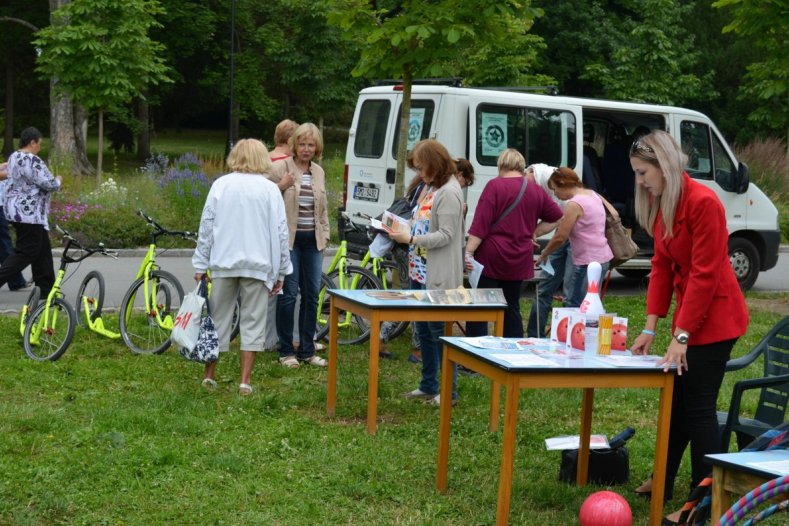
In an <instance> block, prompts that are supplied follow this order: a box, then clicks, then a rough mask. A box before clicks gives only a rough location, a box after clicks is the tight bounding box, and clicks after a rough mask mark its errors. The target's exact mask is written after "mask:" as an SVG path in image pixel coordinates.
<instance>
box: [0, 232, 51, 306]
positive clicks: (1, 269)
mask: <svg viewBox="0 0 789 526" xmlns="http://www.w3.org/2000/svg"><path fill="white" fill-rule="evenodd" d="M11 224H12V225H13V226H14V230H16V250H15V251H14V253H13V254H11V255H10V256H8V257H7V258H6V260H5V261H4V262H3V265H2V266H0V287H2V286H3V285H4V284H5V283H7V282H8V281H10V280H12V279H13V278H14V276H16V275H17V274H18V273H19V272H21V271H22V270H23V269H24V268H25V267H27V266H28V265H30V267H31V269H32V270H33V281H35V282H36V286H38V287H40V288H41V297H42V298H46V297H47V295H48V294H49V291H50V290H52V285H54V283H55V266H54V262H53V261H52V246H51V245H50V244H49V232H47V231H46V230H45V229H44V225H34V224H28V223H11Z"/></svg>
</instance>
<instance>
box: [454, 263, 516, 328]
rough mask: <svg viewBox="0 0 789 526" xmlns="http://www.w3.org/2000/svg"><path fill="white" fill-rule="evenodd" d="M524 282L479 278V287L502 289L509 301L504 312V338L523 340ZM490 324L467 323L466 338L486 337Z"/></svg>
mask: <svg viewBox="0 0 789 526" xmlns="http://www.w3.org/2000/svg"><path fill="white" fill-rule="evenodd" d="M522 285H523V280H516V281H511V280H506V279H496V278H488V277H486V276H480V277H479V283H478V284H477V286H478V287H479V288H481V289H501V290H502V292H504V299H506V300H507V310H505V311H504V337H505V338H523V317H522V316H521V286H522ZM487 334H488V324H487V323H485V322H482V321H469V322H466V336H486V335H487Z"/></svg>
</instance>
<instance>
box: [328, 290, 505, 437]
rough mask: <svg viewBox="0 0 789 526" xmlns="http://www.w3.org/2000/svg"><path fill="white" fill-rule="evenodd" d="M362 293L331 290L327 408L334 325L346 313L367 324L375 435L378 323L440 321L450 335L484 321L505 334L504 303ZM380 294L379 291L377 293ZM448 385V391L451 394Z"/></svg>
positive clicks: (333, 372)
mask: <svg viewBox="0 0 789 526" xmlns="http://www.w3.org/2000/svg"><path fill="white" fill-rule="evenodd" d="M367 292H369V291H364V290H341V289H330V290H329V294H330V295H331V312H330V316H329V386H328V401H327V408H328V412H329V416H330V417H333V416H334V406H335V402H336V399H337V362H338V353H337V324H338V321H339V312H340V311H341V310H343V311H349V312H352V313H354V314H356V315H359V316H361V317H363V318H366V319H367V320H369V322H370V371H369V380H368V385H367V432H368V433H369V434H371V435H374V434H375V428H376V424H377V411H378V358H379V356H378V351H379V348H380V339H379V338H380V331H381V322H384V321H415V320H418V321H441V322H444V323H445V329H444V334H446V335H451V334H452V324H453V323H454V322H456V321H485V322H493V323H494V334H495V335H497V336H501V335H502V334H503V333H504V309H505V308H506V307H507V305H506V304H504V303H477V304H462V305H440V304H433V303H429V302H427V301H419V300H416V299H398V300H390V299H387V300H382V299H377V298H374V297H372V296H370V295H368V294H367ZM379 292H380V291H379ZM451 389H452V388H451V386H450V390H449V391H444V392H447V393H449V392H451Z"/></svg>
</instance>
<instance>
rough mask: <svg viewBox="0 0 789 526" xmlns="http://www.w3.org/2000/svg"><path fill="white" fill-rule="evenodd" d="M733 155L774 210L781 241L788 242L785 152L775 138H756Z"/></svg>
mask: <svg viewBox="0 0 789 526" xmlns="http://www.w3.org/2000/svg"><path fill="white" fill-rule="evenodd" d="M738 150H739V151H738V152H737V156H738V157H739V158H740V159H742V160H743V161H745V163H746V164H747V165H748V168H749V169H750V173H751V180H752V181H753V182H754V183H756V184H757V185H758V186H759V188H761V189H762V191H764V193H765V194H767V195H768V196H769V197H770V199H771V200H772V201H773V202H774V203H775V206H776V207H777V208H778V221H779V223H780V228H781V241H782V242H784V243H787V242H789V153H787V149H786V144H785V143H784V142H783V141H780V140H778V139H775V138H768V139H757V140H754V141H751V142H750V143H748V144H747V145H745V146H744V147H743V148H740V149H738Z"/></svg>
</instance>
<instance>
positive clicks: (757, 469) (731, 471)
mask: <svg viewBox="0 0 789 526" xmlns="http://www.w3.org/2000/svg"><path fill="white" fill-rule="evenodd" d="M704 458H705V459H706V460H707V462H709V463H710V464H712V510H711V514H710V519H711V524H717V523H718V521H719V520H720V518H721V517H722V516H723V514H724V513H726V510H728V509H729V508H731V504H732V493H735V494H737V495H740V496H742V495H745V494H746V493H748V492H749V491H751V490H752V489H754V488H756V487H758V486H761V485H762V484H764V483H765V482H767V481H769V480H772V479H774V478H778V477H782V476H783V475H789V473H788V472H786V471H782V470H778V469H775V467H772V469H771V467H769V466H763V465H762V466H754V465H753V464H756V463H763V462H787V461H789V450H786V449H773V450H769V451H742V452H740V453H719V454H716V455H706V456H705V457H704ZM785 498H786V496H785V495H783V496H781V497H780V498H779V500H784V499H785Z"/></svg>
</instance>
